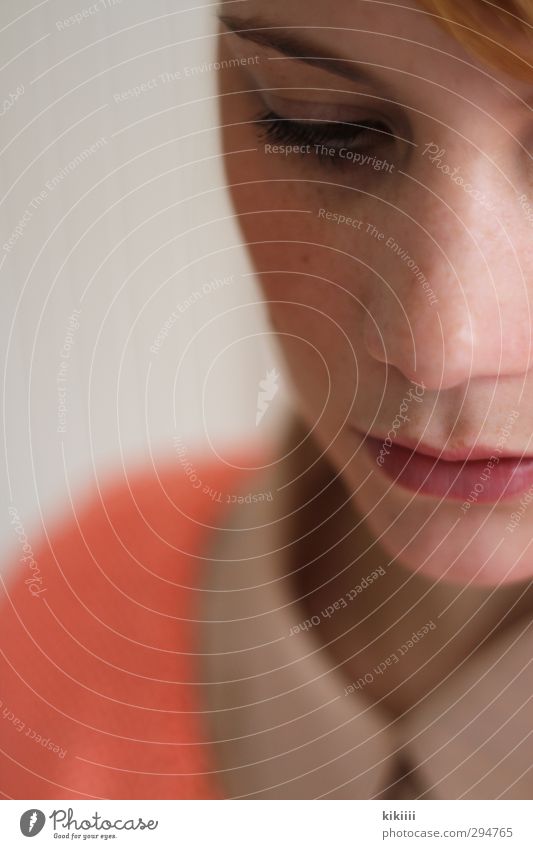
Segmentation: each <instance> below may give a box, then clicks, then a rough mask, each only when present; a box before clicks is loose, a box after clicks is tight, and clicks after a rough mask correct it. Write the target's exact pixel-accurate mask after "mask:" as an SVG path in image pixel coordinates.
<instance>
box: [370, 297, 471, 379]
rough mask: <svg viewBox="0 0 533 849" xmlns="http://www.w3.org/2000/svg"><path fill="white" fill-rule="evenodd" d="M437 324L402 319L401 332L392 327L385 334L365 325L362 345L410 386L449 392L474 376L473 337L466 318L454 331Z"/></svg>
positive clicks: (436, 322)
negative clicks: (363, 343) (409, 383)
mask: <svg viewBox="0 0 533 849" xmlns="http://www.w3.org/2000/svg"><path fill="white" fill-rule="evenodd" d="M435 318H436V321H429V320H428V319H427V317H426V318H425V320H422V321H417V320H414V319H409V318H408V317H407V316H404V322H403V323H402V324H403V329H400V328H399V327H398V325H395V327H394V329H393V328H392V327H391V330H393V332H392V333H390V334H388V333H387V332H385V331H384V330H382V329H381V328H379V327H378V325H377V323H376V322H375V321H373V320H371V321H367V322H366V324H365V333H364V337H365V345H366V348H367V351H368V352H369V354H370V356H371V357H372V358H373V359H374V360H377V361H378V362H382V363H385V364H386V365H388V366H392V367H394V368H396V369H397V370H398V371H400V372H401V373H402V375H403V376H404V377H406V378H407V379H408V380H409V381H411V382H413V383H418V384H420V385H421V386H424V387H425V388H426V389H427V390H429V391H438V390H443V389H452V388H453V387H455V386H460V385H461V384H463V383H466V382H468V380H469V379H471V378H472V377H473V376H474V372H475V362H476V344H475V334H474V329H473V327H472V323H471V321H469V317H468V315H467V312H466V309H465V314H464V315H463V318H462V320H461V321H460V322H457V323H455V326H454V327H453V328H446V329H445V328H444V327H443V325H442V321H441V319H440V316H439V315H438V313H437V314H436V316H435Z"/></svg>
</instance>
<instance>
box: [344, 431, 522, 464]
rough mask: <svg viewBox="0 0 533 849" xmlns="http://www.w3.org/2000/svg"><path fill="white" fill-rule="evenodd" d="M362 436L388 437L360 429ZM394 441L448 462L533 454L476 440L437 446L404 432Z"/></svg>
mask: <svg viewBox="0 0 533 849" xmlns="http://www.w3.org/2000/svg"><path fill="white" fill-rule="evenodd" d="M358 432H359V434H360V436H362V437H363V438H364V439H375V440H378V441H379V442H384V441H385V439H386V438H387V435H386V434H385V436H380V435H379V434H375V433H370V432H367V433H365V432H364V431H361V430H359V431H358ZM393 443H394V444H396V445H400V446H401V447H402V448H406V449H407V450H408V451H412V452H413V453H417V454H425V455H427V456H428V457H434V458H435V459H437V460H443V461H444V462H447V463H464V462H467V463H469V462H476V461H479V460H489V459H490V457H498V458H500V459H503V458H507V459H515V460H532V459H533V456H532V455H528V454H526V453H525V452H520V451H516V450H509V449H506V448H505V446H502V447H498V448H496V446H494V447H493V448H491V447H490V446H487V445H480V444H478V443H476V442H472V443H470V444H469V445H464V443H463V445H462V446H456V447H453V446H452V447H449V448H436V447H435V446H433V445H429V444H427V443H425V442H423V441H422V440H420V439H416V438H413V437H406V436H405V435H403V434H402V436H401V438H399V437H396V438H395V439H394V440H393Z"/></svg>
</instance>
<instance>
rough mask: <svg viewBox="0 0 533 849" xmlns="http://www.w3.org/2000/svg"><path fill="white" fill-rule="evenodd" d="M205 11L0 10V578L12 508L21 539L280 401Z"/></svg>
mask: <svg viewBox="0 0 533 849" xmlns="http://www.w3.org/2000/svg"><path fill="white" fill-rule="evenodd" d="M236 2H239V0H236ZM215 13H216V4H206V5H202V4H201V3H199V2H196V3H194V2H193V0H172V2H170V0H169V2H166V1H164V0H150V2H149V3H147V2H146V0H97V2H95V3H90V2H88V3H84V2H83V0H82V2H80V3H75V2H73V0H63V2H58V0H43V1H42V2H38V0H33V2H32V3H30V2H27V0H3V2H2V3H1V4H0V44H1V48H2V49H1V54H0V55H1V57H2V59H1V68H0V79H1V89H0V99H1V105H0V150H1V168H0V181H1V186H0V191H1V203H0V297H1V309H0V322H1V328H2V329H1V334H0V338H1V345H2V355H1V358H2V416H3V420H2V438H3V450H2V480H3V484H2V487H1V499H2V504H1V505H0V517H1V522H0V553H1V558H0V570H2V571H4V572H5V570H6V569H7V568H8V564H10V563H13V562H14V561H16V559H17V558H18V557H19V556H20V544H19V541H18V539H17V537H16V536H15V534H14V531H13V527H12V526H11V521H10V520H11V517H12V516H13V512H11V514H10V513H9V510H10V509H11V511H13V510H15V511H16V512H17V514H18V516H19V517H20V524H21V525H22V526H23V528H24V530H25V533H26V534H27V535H28V538H29V539H30V540H31V539H32V538H35V537H37V536H38V535H39V534H40V533H42V531H43V529H45V528H46V527H47V525H48V523H49V522H50V521H55V520H56V519H57V518H58V517H61V515H62V514H63V513H64V512H65V511H67V512H68V511H70V510H71V509H72V502H73V503H75V502H76V499H77V498H79V497H80V495H81V494H83V493H84V492H87V491H88V490H89V489H90V488H94V487H102V486H105V484H106V481H108V480H111V479H112V478H113V477H114V476H115V475H116V474H117V472H118V473H120V472H121V470H122V469H123V467H132V468H133V467H137V466H142V465H143V464H152V463H154V462H159V461H161V460H162V461H163V462H166V461H168V462H174V461H176V452H175V446H176V445H177V444H178V443H180V444H185V445H186V446H187V449H188V453H189V454H190V453H191V452H192V453H193V454H194V455H198V454H203V453H208V454H209V455H212V454H213V452H215V453H222V454H226V455H228V456H229V455H231V452H232V450H233V448H234V447H236V446H237V447H239V446H242V445H243V444H246V442H248V441H250V442H253V441H254V440H258V439H259V440H261V441H264V440H267V441H268V440H269V439H271V438H272V437H273V436H274V434H275V433H276V429H277V428H279V426H280V424H281V423H282V422H283V418H284V416H285V415H286V411H287V401H286V398H287V392H286V387H285V383H284V379H283V375H282V374H281V371H282V370H281V368H280V362H279V355H278V353H277V350H276V348H275V347H274V346H273V344H272V338H271V334H270V331H269V328H268V325H267V323H266V320H265V316H264V313H263V310H262V308H261V306H260V304H259V303H258V301H259V292H258V290H257V288H256V285H255V282H254V278H253V274H252V273H251V268H250V266H249V265H248V262H247V258H246V255H245V252H244V249H243V246H242V244H241V236H240V233H239V231H238V229H237V226H236V224H235V221H234V220H233V216H232V210H231V207H230V203H229V199H228V196H227V193H226V190H225V187H224V173H223V164H222V160H221V157H220V155H219V148H218V145H219V139H218V114H217V108H216V68H215V67H213V64H214V62H215V60H216V56H215V47H216V38H215V35H216V29H217V26H216V20H215ZM265 381H266V384H265ZM265 385H266V392H267V395H270V396H272V398H275V403H272V404H270V406H269V408H268V410H267V411H266V413H265V412H264V411H263V413H261V412H258V399H259V393H260V392H261V391H265ZM261 387H262V388H261ZM19 529H20V525H19Z"/></svg>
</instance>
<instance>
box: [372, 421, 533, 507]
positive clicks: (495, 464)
mask: <svg viewBox="0 0 533 849" xmlns="http://www.w3.org/2000/svg"><path fill="white" fill-rule="evenodd" d="M364 445H365V449H366V451H367V452H368V454H369V455H370V457H371V459H372V460H373V463H374V464H375V466H376V468H377V469H380V470H381V471H382V472H383V473H384V474H385V475H386V477H387V478H389V480H391V481H393V482H394V483H395V484H397V485H399V486H402V487H404V488H405V489H408V490H410V491H411V492H416V493H418V494H420V495H433V496H436V497H438V498H450V499H455V500H460V501H469V502H470V503H472V504H473V503H476V504H490V503H495V502H497V501H500V500H507V499H511V498H516V496H518V495H521V494H523V493H524V492H526V490H528V489H529V488H530V487H533V458H531V457H510V456H504V455H500V454H498V452H497V451H495V452H494V453H493V454H490V452H487V453H486V456H485V457H483V458H476V459H472V460H455V459H454V460H447V459H442V457H434V456H431V455H430V454H426V453H423V452H422V451H418V450H415V449H412V448H407V447H405V446H404V445H401V444H400V443H398V442H396V443H394V442H393V443H392V445H385V444H384V441H383V440H381V439H376V438H375V437H372V436H367V437H365V439H364Z"/></svg>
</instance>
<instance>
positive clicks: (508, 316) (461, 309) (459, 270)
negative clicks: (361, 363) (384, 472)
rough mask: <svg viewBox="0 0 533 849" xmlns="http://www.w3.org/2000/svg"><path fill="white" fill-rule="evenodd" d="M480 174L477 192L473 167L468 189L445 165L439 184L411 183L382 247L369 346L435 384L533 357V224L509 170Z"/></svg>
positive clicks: (515, 370) (520, 364)
mask: <svg viewBox="0 0 533 849" xmlns="http://www.w3.org/2000/svg"><path fill="white" fill-rule="evenodd" d="M472 171H475V168H470V171H469V173H472ZM478 176H479V185H480V189H478V190H477V191H475V192H474V190H472V191H470V189H471V188H472V185H474V178H473V177H472V178H471V179H472V184H469V191H468V192H467V191H466V190H465V189H464V188H462V187H460V186H457V185H456V184H455V183H454V182H453V181H451V180H450V178H449V177H443V176H442V175H439V179H438V189H439V191H438V192H437V190H436V186H435V185H434V178H433V179H432V175H429V176H428V175H426V178H425V180H424V181H417V182H416V189H415V186H414V184H411V186H410V187H409V189H408V190H407V192H406V194H405V196H404V203H403V205H402V206H401V207H400V208H399V211H398V212H397V213H395V215H394V219H393V226H392V225H391V230H392V231H393V232H392V233H391V234H389V233H387V232H385V233H384V237H383V238H382V239H381V240H380V241H379V243H378V244H377V245H376V250H375V252H374V254H375V258H376V262H375V267H376V270H377V271H378V273H379V278H380V279H379V283H378V285H375V283H376V281H375V280H374V281H372V286H371V287H369V288H370V294H369V295H368V298H367V310H366V317H365V327H364V337H365V344H366V347H367V350H368V352H369V353H370V355H371V356H372V357H373V358H374V359H376V360H379V361H381V362H386V363H387V364H388V365H390V366H395V367H396V368H397V369H399V370H400V371H401V372H402V373H403V374H404V375H405V376H406V377H407V378H408V379H409V380H412V381H414V382H417V383H420V384H423V385H424V386H425V387H426V388H428V389H433V390H439V389H447V388H452V387H454V386H457V385H459V384H462V383H464V382H466V381H470V380H474V379H476V378H478V377H497V376H500V377H504V376H506V377H507V376H511V375H523V374H525V373H526V372H527V371H528V370H529V368H530V366H531V364H532V344H531V343H532V338H531V329H532V323H531V305H530V302H529V293H528V286H527V283H528V276H529V280H530V281H531V279H532V278H533V275H532V256H531V232H530V230H528V223H527V221H526V220H525V218H524V216H523V211H522V209H521V206H520V203H519V200H518V197H517V195H516V194H515V193H514V191H513V190H512V189H510V188H509V186H508V185H505V186H502V181H501V177H500V179H499V180H498V181H497V184H495V185H492V186H490V187H488V186H487V181H486V180H485V181H483V179H482V175H481V174H479V175H478ZM406 179H407V180H409V178H408V177H406ZM443 180H446V184H445V185H444V186H443V182H442V181H443ZM413 183H414V181H413ZM481 187H482V188H483V189H484V191H481ZM480 196H481V198H482V200H480ZM488 198H490V201H489V200H488ZM489 204H494V208H493V209H491V208H490V206H489Z"/></svg>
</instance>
